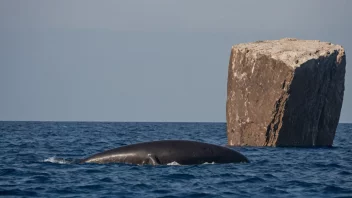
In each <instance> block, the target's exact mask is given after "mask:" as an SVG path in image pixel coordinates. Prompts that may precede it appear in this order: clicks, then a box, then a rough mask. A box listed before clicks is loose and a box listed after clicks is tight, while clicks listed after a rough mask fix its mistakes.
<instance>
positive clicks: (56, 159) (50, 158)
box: [44, 157, 70, 164]
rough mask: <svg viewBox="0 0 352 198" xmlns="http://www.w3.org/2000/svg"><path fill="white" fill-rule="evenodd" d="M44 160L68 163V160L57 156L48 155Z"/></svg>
mask: <svg viewBox="0 0 352 198" xmlns="http://www.w3.org/2000/svg"><path fill="white" fill-rule="evenodd" d="M44 162H50V163H55V164H69V163H70V162H69V161H67V160H65V159H64V158H57V157H49V158H48V159H45V160H44Z"/></svg>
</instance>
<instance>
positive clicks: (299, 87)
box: [226, 38, 346, 146]
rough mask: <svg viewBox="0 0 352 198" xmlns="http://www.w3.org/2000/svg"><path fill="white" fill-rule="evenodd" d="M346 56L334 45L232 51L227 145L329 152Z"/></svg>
mask: <svg viewBox="0 0 352 198" xmlns="http://www.w3.org/2000/svg"><path fill="white" fill-rule="evenodd" d="M345 68H346V56H345V51H344V49H343V48H342V47H341V46H339V45H334V44H331V43H327V42H320V41H317V40H298V39H290V38H285V39H281V40H272V41H257V42H254V43H245V44H238V45H235V46H233V47H232V50H231V57H230V63H229V70H228V82H227V83H228V84H227V103H226V120H227V136H228V144H229V145H237V146H243V145H250V146H331V145H332V143H333V140H334V136H335V131H336V127H337V125H338V122H339V118H340V111H341V106H342V101H343V94H344V89H345V87H344V84H345Z"/></svg>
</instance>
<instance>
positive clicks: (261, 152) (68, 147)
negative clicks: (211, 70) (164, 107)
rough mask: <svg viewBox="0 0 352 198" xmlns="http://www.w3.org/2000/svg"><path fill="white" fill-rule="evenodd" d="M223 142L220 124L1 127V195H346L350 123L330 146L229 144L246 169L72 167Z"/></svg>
mask: <svg viewBox="0 0 352 198" xmlns="http://www.w3.org/2000/svg"><path fill="white" fill-rule="evenodd" d="M165 139H184V140H196V141H202V142H208V143H213V144H218V145H224V146H225V145H226V142H227V141H226V124H225V123H133V122H126V123H123V122H117V123H108V122H0V151H1V152H0V159H1V161H0V195H8V196H14V197H16V196H18V197H31V196H33V197H182V198H183V197H352V124H339V126H338V129H337V133H336V137H335V141H334V146H333V147H332V148H270V147H232V149H234V150H237V151H239V152H241V153H242V154H244V155H245V156H247V157H248V159H249V160H250V161H251V162H250V163H248V164H245V163H242V164H202V165H192V166H179V165H177V164H174V165H163V166H149V165H145V166H137V165H126V164H105V165H104V164H102V165H97V164H75V163H72V162H73V161H75V160H77V159H80V158H83V157H87V156H89V155H92V154H94V153H97V152H101V151H104V150H107V149H111V148H116V147H119V146H123V145H128V144H132V143H138V142H144V141H153V140H165Z"/></svg>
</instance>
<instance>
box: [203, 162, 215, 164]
mask: <svg viewBox="0 0 352 198" xmlns="http://www.w3.org/2000/svg"><path fill="white" fill-rule="evenodd" d="M204 164H215V162H211V163H209V162H205V163H204Z"/></svg>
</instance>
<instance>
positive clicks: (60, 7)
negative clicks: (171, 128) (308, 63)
mask: <svg viewBox="0 0 352 198" xmlns="http://www.w3.org/2000/svg"><path fill="white" fill-rule="evenodd" d="M351 10H352V1H349V0H345V1H342V0H336V1H308V0H300V1H298V0H295V1H282V0H277V1H260V0H258V1H248V0H246V1H234V0H227V1H225V0H223V1H206V0H197V1H196V0H193V1H190V0H177V1H176V0H173V1H171V0H149V1H146V0H145V1H142V0H140V1H132V0H125V1H118V0H116V1H103V0H100V1H98V0H97V1H89V0H79V1H78V0H77V1H74V0H67V1H64V0H60V1H59V0H57V1H48V0H43V1H37V0H31V1H26V0H23V1H19V0H0V96H1V97H0V120H60V121H63V120H68V121H216V122H218V121H219V122H225V103H226V88H227V87H226V83H227V67H228V62H229V55H230V49H231V46H232V45H234V44H238V43H243V42H252V41H256V40H266V39H280V38H283V37H295V38H300V39H319V40H323V41H330V42H332V43H335V44H340V45H342V46H343V47H344V48H345V50H346V54H347V55H346V57H347V63H348V64H347V73H346V82H345V86H346V89H345V97H344V104H343V108H342V113H341V118H340V122H352V111H351V110H352V73H351V72H352V71H351V69H350V67H349V52H350V51H352V12H351Z"/></svg>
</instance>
